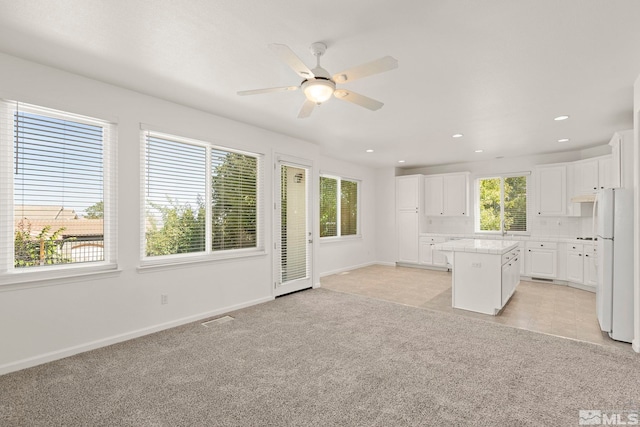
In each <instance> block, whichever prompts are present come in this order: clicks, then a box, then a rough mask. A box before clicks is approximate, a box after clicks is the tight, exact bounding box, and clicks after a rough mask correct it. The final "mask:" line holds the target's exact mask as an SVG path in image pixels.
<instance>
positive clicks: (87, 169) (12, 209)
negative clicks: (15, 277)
mask: <svg viewBox="0 0 640 427" xmlns="http://www.w3.org/2000/svg"><path fill="white" fill-rule="evenodd" d="M2 105H3V106H2V119H1V122H0V128H1V129H0V133H1V140H0V145H2V154H3V165H2V166H3V168H2V169H3V171H4V172H3V176H2V178H3V179H2V181H3V184H2V188H1V189H0V200H1V201H0V203H2V205H1V208H0V209H1V210H2V214H1V217H0V221H2V228H3V231H4V233H2V236H0V243H1V248H2V249H0V250H1V251H2V262H3V271H8V270H11V269H13V268H18V269H25V268H32V267H42V266H47V265H63V264H65V265H66V264H78V263H86V262H102V261H114V260H115V231H114V229H115V221H114V220H115V215H114V214H113V212H114V211H115V196H114V193H115V171H114V170H113V167H112V158H113V156H114V154H113V152H114V150H115V132H114V130H113V127H114V125H112V124H110V123H108V122H106V121H101V120H97V119H93V118H89V117H85V116H79V115H74V114H70V113H65V112H61V111H57V110H51V109H46V108H42V107H36V106H31V105H26V104H21V103H17V102H3V103H2ZM7 158H8V159H10V162H11V164H9V161H8V160H7ZM8 166H9V169H8V170H9V171H11V172H10V173H11V175H9V174H8V173H7V172H6V167H8Z"/></svg>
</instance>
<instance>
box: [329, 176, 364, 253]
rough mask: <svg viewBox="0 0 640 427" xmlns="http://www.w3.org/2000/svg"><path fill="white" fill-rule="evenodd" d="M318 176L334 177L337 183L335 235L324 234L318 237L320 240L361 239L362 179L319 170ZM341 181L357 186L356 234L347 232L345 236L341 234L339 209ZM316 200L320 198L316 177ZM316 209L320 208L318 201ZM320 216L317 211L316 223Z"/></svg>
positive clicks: (340, 210)
mask: <svg viewBox="0 0 640 427" xmlns="http://www.w3.org/2000/svg"><path fill="white" fill-rule="evenodd" d="M320 178H330V179H335V180H336V181H337V183H338V185H337V192H336V197H337V199H338V200H337V205H336V222H337V224H336V235H335V236H325V237H320V242H331V241H340V240H351V239H361V238H362V230H361V224H362V223H361V221H360V215H361V210H362V203H361V198H362V181H361V180H359V179H357V178H350V177H345V176H340V175H336V174H331V173H323V172H320ZM342 181H349V182H355V183H356V185H357V187H358V198H357V206H358V212H356V234H349V235H346V236H343V235H342V230H341V228H342V216H341V215H342V209H341V207H342V206H341V203H342V185H341V184H342ZM318 200H320V180H319V179H318ZM318 209H320V203H318ZM320 217H321V212H320V211H318V225H319V224H320V222H319V221H320Z"/></svg>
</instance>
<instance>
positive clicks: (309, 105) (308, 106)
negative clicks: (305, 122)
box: [298, 99, 316, 119]
mask: <svg viewBox="0 0 640 427" xmlns="http://www.w3.org/2000/svg"><path fill="white" fill-rule="evenodd" d="M315 106H316V103H315V102H313V101H309V100H308V99H307V100H306V101H304V104H302V108H300V112H299V113H298V118H299V119H305V118H307V117H309V116H310V115H311V112H312V111H313V107H315Z"/></svg>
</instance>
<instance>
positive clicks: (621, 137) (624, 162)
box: [609, 130, 634, 188]
mask: <svg viewBox="0 0 640 427" xmlns="http://www.w3.org/2000/svg"><path fill="white" fill-rule="evenodd" d="M609 145H610V146H611V188H633V182H634V181H633V157H634V154H633V130H625V131H621V132H616V133H615V134H613V137H612V138H611V141H609Z"/></svg>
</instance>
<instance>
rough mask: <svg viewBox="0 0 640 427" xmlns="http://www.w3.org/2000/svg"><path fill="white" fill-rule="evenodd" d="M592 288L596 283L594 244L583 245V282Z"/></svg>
mask: <svg viewBox="0 0 640 427" xmlns="http://www.w3.org/2000/svg"><path fill="white" fill-rule="evenodd" d="M582 283H584V284H585V285H588V286H591V287H592V288H593V289H594V290H595V288H596V285H597V284H598V272H597V271H596V251H595V247H594V246H585V247H584V273H583V282H582Z"/></svg>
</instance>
